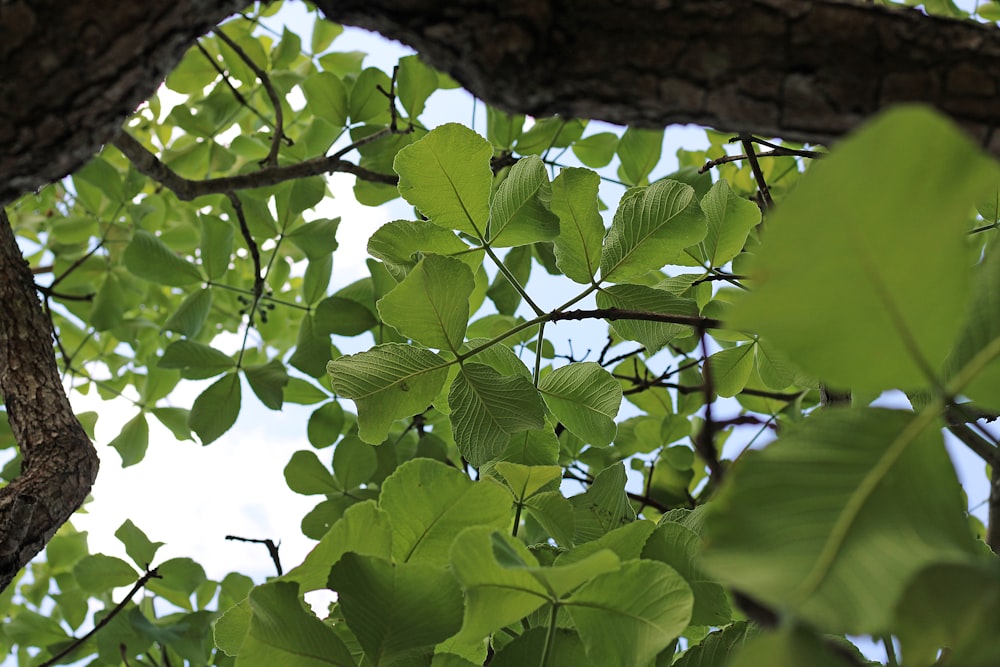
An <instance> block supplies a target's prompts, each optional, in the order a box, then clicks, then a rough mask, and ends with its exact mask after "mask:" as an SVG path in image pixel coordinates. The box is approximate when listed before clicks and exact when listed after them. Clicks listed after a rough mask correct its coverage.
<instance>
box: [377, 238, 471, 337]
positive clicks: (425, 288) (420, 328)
mask: <svg viewBox="0 0 1000 667" xmlns="http://www.w3.org/2000/svg"><path fill="white" fill-rule="evenodd" d="M474 288H475V282H474V280H473V277H472V271H470V270H469V267H468V266H466V265H465V264H463V263H462V262H460V261H458V260H457V259H451V258H450V257H442V256H440V255H428V256H427V257H425V258H424V259H423V260H421V261H420V263H419V264H417V265H416V266H415V267H414V268H413V270H412V271H410V273H409V274H408V275H407V276H406V278H404V279H403V282H401V283H399V284H398V285H397V286H396V288H395V289H394V290H392V291H391V292H389V293H388V294H386V295H385V296H384V297H382V298H381V299H380V300H379V302H378V312H379V315H380V316H381V317H382V319H383V320H384V321H385V322H387V323H388V324H390V325H392V326H393V327H394V328H395V329H396V330H397V331H399V333H401V334H403V335H404V336H407V337H409V338H412V339H413V340H415V341H417V342H419V343H422V344H424V345H427V346H429V347H436V348H438V349H443V350H450V351H452V352H456V353H457V352H458V348H459V347H460V346H461V345H462V341H464V340H465V328H466V326H468V322H469V297H470V296H471V295H472V290H473V289H474Z"/></svg>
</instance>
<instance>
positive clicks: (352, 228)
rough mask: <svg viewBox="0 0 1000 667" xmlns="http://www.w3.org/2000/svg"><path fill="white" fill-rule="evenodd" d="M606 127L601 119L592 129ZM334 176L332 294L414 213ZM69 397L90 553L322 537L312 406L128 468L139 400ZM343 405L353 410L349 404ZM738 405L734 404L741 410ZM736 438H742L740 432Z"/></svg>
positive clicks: (296, 24) (287, 551)
mask: <svg viewBox="0 0 1000 667" xmlns="http://www.w3.org/2000/svg"><path fill="white" fill-rule="evenodd" d="M283 24H287V25H288V26H289V29H291V30H292V31H294V32H298V33H299V34H300V35H303V37H305V36H307V35H308V34H309V33H310V30H311V25H312V19H311V18H309V17H306V16H305V13H304V8H303V6H302V4H301V3H297V2H296V3H286V4H285V7H284V8H283V9H282V10H281V12H280V13H279V14H278V15H277V16H275V17H273V18H272V19H271V20H270V21H269V23H268V25H269V27H270V28H271V29H273V30H276V31H277V32H279V33H280V32H281V27H282V25H283ZM304 41H306V40H304ZM334 47H335V48H337V49H342V50H359V51H364V52H367V53H369V54H370V55H369V57H368V58H367V59H366V61H365V65H366V66H376V67H379V68H381V69H384V70H391V67H392V65H393V64H395V62H396V61H397V59H398V58H399V57H400V56H402V55H407V54H409V53H411V51H409V50H408V49H405V48H403V47H401V46H400V45H399V44H396V43H390V42H387V41H386V40H384V39H382V38H380V37H378V36H377V35H373V34H371V33H367V32H364V31H360V30H356V29H350V28H349V29H347V30H346V31H345V33H344V34H343V35H341V36H340V37H338V38H337V40H336V41H335V43H334ZM473 118H475V125H476V127H477V128H478V129H479V130H480V131H484V130H485V120H484V109H483V106H482V105H481V104H480V105H478V108H477V109H476V110H475V111H474V109H473V101H472V99H471V98H470V97H469V96H468V94H467V93H464V91H447V92H439V93H436V94H435V95H434V96H433V97H432V98H431V100H430V102H429V106H428V111H427V112H426V114H425V115H424V117H423V120H424V122H425V123H426V124H427V125H428V126H436V125H439V124H441V123H444V122H448V121H458V122H463V123H466V124H468V123H469V122H470V119H473ZM605 129H607V128H605V127H601V126H600V124H598V123H593V124H591V126H590V128H589V129H588V130H587V134H592V133H596V132H599V131H603V130H605ZM705 143H706V142H705V138H704V133H703V132H702V131H700V130H697V129H694V128H684V127H679V128H670V129H668V131H667V133H666V138H665V146H664V150H663V156H664V159H663V162H662V164H661V165H660V167H659V168H658V170H657V172H656V174H655V175H663V174H666V173H669V172H670V171H672V170H674V169H675V168H676V160H675V158H674V157H673V156H674V153H675V151H676V149H677V148H678V147H681V146H683V147H684V148H688V149H697V148H700V147H703V146H704V145H705ZM329 183H330V190H331V192H332V195H333V196H332V197H330V198H328V199H326V200H325V201H324V202H322V204H320V205H319V206H318V207H317V208H316V210H315V211H313V212H311V213H309V214H307V215H308V217H309V219H312V218H319V217H335V216H340V217H341V218H342V222H341V225H340V229H339V231H338V240H339V243H340V249H339V250H338V251H337V252H336V253H335V256H334V272H333V282H332V283H331V285H330V290H329V292H330V293H333V292H334V291H336V290H337V289H339V288H340V287H342V286H344V285H347V284H349V283H351V282H354V281H355V280H357V279H359V278H362V277H364V276H367V275H368V273H367V268H366V266H365V264H364V259H365V257H366V256H367V253H366V251H365V246H366V243H367V239H368V237H369V236H370V235H371V233H373V232H374V231H375V230H376V229H378V227H380V226H381V225H382V224H385V223H386V222H389V221H391V220H394V219H400V218H403V219H408V218H411V217H412V212H411V210H410V208H409V206H408V205H407V204H406V203H405V202H402V201H399V200H397V201H396V202H393V203H390V204H389V205H386V206H382V207H378V208H368V207H364V206H361V205H360V204H358V203H357V202H356V201H354V197H353V194H352V192H351V187H352V185H353V177H351V176H348V175H345V174H334V175H332V176H330V179H329ZM617 194H620V191H619V192H618V193H615V198H617ZM540 273H541V271H539V270H536V271H535V272H534V274H533V280H532V283H531V291H532V293H533V294H534V293H536V292H539V293H540V294H541V298H540V301H541V302H542V303H541V305H542V306H543V307H544V306H545V305H555V304H557V303H559V302H561V301H562V300H564V299H561V298H559V297H560V296H561V295H560V294H546V293H545V285H544V283H536V278H535V277H534V276H538V275H539V274H540ZM539 284H540V285H541V288H542V289H541V290H539V288H538V285H539ZM570 327H572V328H570ZM603 332H604V327H603V325H602V324H601V323H594V326H593V327H591V329H590V330H589V332H588V331H587V330H586V329H583V328H581V327H580V325H579V324H577V323H572V325H562V326H555V327H551V329H549V330H547V333H550V334H553V335H554V336H556V337H563V336H570V337H572V338H573V340H574V349H575V350H576V351H577V352H582V351H583V350H585V349H587V347H591V348H594V349H595V350H596V349H599V348H600V347H601V346H602V345H603V342H604V338H603V336H604V333H603ZM588 339H589V341H590V342H589V343H588ZM334 342H335V343H336V344H337V346H338V347H339V348H340V349H341V351H343V352H345V353H351V352H356V351H360V350H362V349H366V348H367V347H369V346H370V345H371V344H372V341H371V338H370V336H364V337H361V338H359V339H336V338H335V340H334ZM210 382H211V381H204V382H183V383H182V384H181V385H179V387H178V389H177V390H176V391H175V393H174V394H173V395H172V396H171V398H170V404H171V405H175V406H181V407H190V405H191V403H192V402H193V400H194V398H195V397H196V396H197V395H198V394H199V393H200V392H201V391H202V390H203V389H204V388H205V387H206V386H208V384H209V383H210ZM71 400H72V402H73V405H74V408H75V409H76V410H77V411H78V412H82V411H88V410H94V411H97V412H98V413H99V414H100V418H99V420H98V422H97V429H96V436H97V437H96V445H97V449H98V453H99V455H100V458H101V472H100V475H99V476H98V479H97V483H96V484H95V486H94V489H93V492H92V496H93V501H92V502H90V503H89V504H88V505H87V506H86V513H83V514H77V515H76V516H75V517H74V518H73V520H72V522H73V524H74V525H75V526H76V527H77V528H78V529H80V530H86V531H88V533H89V542H90V548H91V551H92V552H93V553H98V552H101V553H106V554H110V555H115V556H119V557H121V558H124V559H126V560H127V557H126V554H125V551H124V548H123V547H122V545H121V543H120V542H118V540H117V539H116V538H115V537H114V535H113V533H114V532H115V530H117V528H118V527H119V526H120V525H121V524H122V523H123V522H124V521H125V520H126V519H131V520H132V521H133V522H134V523H135V524H136V525H137V526H138V527H139V528H141V529H142V530H143V531H145V532H146V534H147V535H148V536H149V538H150V539H152V540H154V541H160V542H165V543H166V545H165V546H164V547H162V548H161V549H160V551H159V553H158V554H157V556H158V560H160V561H161V562H162V560H166V559H168V558H174V557H190V558H193V559H194V560H195V561H197V562H199V563H200V564H201V565H202V566H203V567H204V568H205V570H206V572H207V574H208V576H209V577H210V578H212V579H216V580H218V579H221V578H222V577H223V576H225V574H226V573H228V572H231V571H237V572H242V573H244V574H247V575H249V576H251V577H252V578H253V579H254V580H255V581H256V582H257V583H262V582H263V581H264V580H265V578H266V577H269V576H273V575H274V568H273V565H272V562H271V560H270V557H269V555H268V553H267V551H266V549H265V548H264V547H263V546H262V545H255V544H247V543H242V542H233V541H227V540H225V539H224V538H225V536H226V535H237V536H241V537H247V538H257V539H273V540H275V541H280V543H281V549H280V555H281V560H282V564H283V565H284V568H285V570H286V571H287V570H289V569H291V568H292V567H294V566H295V565H297V564H298V563H300V562H301V561H302V559H303V558H304V557H305V555H306V554H307V553H308V552H309V550H310V549H311V548H312V546H313V545H314V544H315V542H314V541H312V540H310V539H308V538H306V537H304V536H303V535H302V533H301V530H300V528H299V522H300V520H301V518H302V517H303V516H304V515H305V514H306V513H307V512H308V511H309V510H311V509H312V508H313V507H314V506H315V505H316V503H318V502H319V501H320V500H322V496H308V497H307V496H301V495H298V494H295V493H293V492H292V491H290V490H289V489H288V487H287V486H286V484H285V481H284V478H283V475H282V471H283V469H284V467H285V465H286V464H287V462H288V460H289V459H290V458H291V456H292V454H293V453H294V452H295V451H297V450H311V451H315V450H313V448H312V447H311V445H310V444H309V442H308V440H307V438H306V421H307V419H308V417H309V415H310V413H311V412H312V410H313V409H314V408H315V406H298V405H293V404H286V405H285V407H284V408H283V410H282V411H280V412H273V411H270V410H267V409H264V408H263V406H261V405H260V404H259V403H258V401H257V398H256V397H255V396H254V395H253V393H252V392H250V391H244V392H243V409H242V411H241V413H240V418H239V420H238V421H237V423H236V425H235V426H234V428H233V429H232V430H230V431H229V432H228V433H226V434H225V435H223V436H222V437H221V438H220V439H219V440H218V441H216V442H214V443H212V444H211V445H210V446H207V447H202V446H201V445H199V444H197V443H195V442H192V441H181V442H179V441H177V440H175V439H174V437H173V436H172V435H171V434H170V433H169V432H168V431H166V429H164V428H162V427H161V426H160V425H159V423H158V422H157V421H156V420H155V419H151V420H149V421H150V446H149V449H148V451H147V453H146V458H145V460H144V461H142V462H141V463H140V464H139V465H137V466H134V467H131V468H127V469H122V468H121V463H120V458H119V456H118V454H117V453H116V452H115V451H114V450H113V449H111V448H109V447H108V446H107V443H108V442H109V441H110V440H111V439H112V438H114V437H115V436H116V435H117V434H118V432H119V430H120V428H121V426H122V425H123V424H124V423H125V422H126V421H128V420H129V419H130V418H132V417H133V416H134V414H135V408H134V407H132V406H131V404H128V403H125V402H122V401H102V400H100V399H99V398H97V397H96V396H95V395H93V394H92V395H89V396H83V395H80V394H79V393H77V392H73V393H72V394H71ZM883 402H884V403H888V404H890V405H898V404H899V398H892V397H887V398H886V399H884V400H883ZM625 406H627V403H623V410H625V409H627V407H625ZM345 407H347V408H348V409H351V410H353V409H354V406H353V404H351V403H350V402H348V404H347V405H345ZM735 411H736V409H735V408H734V409H733V410H732V412H733V413H735ZM732 446H739V445H738V443H736V442H735V441H734V443H733V445H732ZM332 451H333V450H332V448H328V449H325V450H321V451H319V452H318V454H319V456H320V458H321V460H323V461H325V462H327V463H328V462H329V460H330V456H331V455H332ZM951 451H952V455H953V457H956V460H957V461H958V468H959V474H960V476H961V477H962V478H963V482H965V483H967V484H968V487H967V488H969V496H970V502H971V503H973V504H975V503H977V502H978V501H979V500H983V499H985V497H986V493H987V491H986V482H985V477H984V475H983V472H982V463H981V462H980V461H979V460H978V459H976V458H975V457H974V456H972V455H970V454H966V453H965V449H964V448H963V447H952V448H951ZM727 453H731V450H727ZM120 595H121V593H119V596H117V597H120ZM310 601H312V602H313V603H314V604H316V605H323V604H324V601H325V598H324V597H323V596H322V594H320V595H315V594H314V595H312V596H311V598H310Z"/></svg>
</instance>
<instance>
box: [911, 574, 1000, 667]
mask: <svg viewBox="0 0 1000 667" xmlns="http://www.w3.org/2000/svg"><path fill="white" fill-rule="evenodd" d="M991 565H992V567H990V566H986V564H985V563H984V564H983V566H980V565H967V564H939V565H932V566H930V567H928V568H927V569H925V570H922V571H921V572H920V573H919V574H918V575H917V576H916V577H914V578H913V579H912V580H911V581H910V585H909V586H908V587H907V589H906V593H905V594H904V595H903V597H902V598H901V599H900V602H899V605H898V607H897V612H896V614H897V625H896V629H895V634H896V635H897V636H898V637H899V642H900V645H901V646H902V649H903V658H904V660H905V664H908V665H910V664H913V665H929V664H932V663H934V660H935V659H936V658H937V656H938V652H939V651H940V650H941V649H943V648H947V649H948V653H949V656H948V657H949V661H948V663H947V664H949V665H955V666H956V667H957V666H958V665H961V667H993V666H994V665H997V664H1000V637H998V636H997V633H996V628H995V624H994V619H996V618H997V615H998V614H1000V572H998V570H997V568H996V566H995V565H996V564H995V563H992V564H991Z"/></svg>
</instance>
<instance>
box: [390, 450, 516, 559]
mask: <svg viewBox="0 0 1000 667" xmlns="http://www.w3.org/2000/svg"><path fill="white" fill-rule="evenodd" d="M428 489H433V493H428V492H427V491H428ZM379 507H381V508H382V509H383V510H385V511H386V512H387V513H388V514H389V518H390V520H391V522H392V556H393V558H394V559H395V560H396V562H397V563H406V562H427V563H431V564H439V565H443V564H445V563H447V562H448V553H449V551H450V550H451V545H452V542H453V541H454V540H455V537H456V536H457V535H458V534H459V533H460V532H461V531H462V530H463V529H464V528H467V527H469V526H488V527H491V528H496V529H502V530H506V529H507V526H508V524H509V522H510V520H511V496H510V492H509V491H507V490H506V489H505V488H504V487H503V486H501V485H500V484H498V483H497V482H495V481H492V480H489V479H484V480H481V481H479V482H473V481H472V480H470V479H469V478H468V477H467V476H465V475H464V474H462V472H461V471H459V470H456V469H455V468H452V467H449V466H446V465H444V464H443V463H440V462H438V461H434V460H432V459H413V460H411V461H407V462H406V463H404V464H403V465H401V466H399V468H397V469H396V471H395V472H394V473H393V474H392V475H390V476H389V477H388V478H386V480H385V482H384V483H383V485H382V493H381V495H380V496H379Z"/></svg>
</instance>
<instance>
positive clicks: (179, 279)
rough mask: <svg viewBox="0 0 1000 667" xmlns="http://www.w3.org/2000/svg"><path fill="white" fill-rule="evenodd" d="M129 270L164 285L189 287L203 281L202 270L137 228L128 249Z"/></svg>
mask: <svg viewBox="0 0 1000 667" xmlns="http://www.w3.org/2000/svg"><path fill="white" fill-rule="evenodd" d="M125 266H126V267H128V270H129V271H131V272H132V273H134V274H135V275H137V276H139V277H140V278H144V279H146V280H149V281H150V282H154V283H159V284H161V285H175V286H180V285H187V284H189V283H192V282H195V281H196V280H201V273H200V272H199V271H198V268H197V267H196V266H195V265H194V264H191V263H190V262H188V261H187V260H185V259H183V258H181V257H179V256H178V255H177V254H176V253H175V252H174V251H173V250H171V249H170V247H169V246H168V245H167V244H166V243H164V242H163V241H161V240H160V239H158V238H156V236H155V235H154V234H152V233H150V232H147V231H146V230H144V229H137V230H136V232H135V235H134V236H133V237H132V242H131V243H129V244H128V247H127V248H126V249H125Z"/></svg>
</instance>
